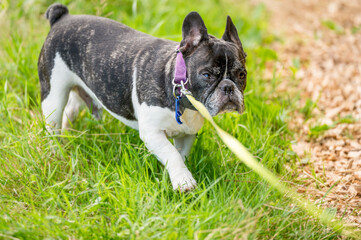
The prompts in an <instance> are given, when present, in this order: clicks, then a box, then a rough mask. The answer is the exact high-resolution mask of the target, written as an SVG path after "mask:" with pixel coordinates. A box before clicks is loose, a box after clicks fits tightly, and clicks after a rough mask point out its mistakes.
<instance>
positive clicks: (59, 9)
mask: <svg viewBox="0 0 361 240" xmlns="http://www.w3.org/2000/svg"><path fill="white" fill-rule="evenodd" d="M68 13H69V10H68V8H67V7H66V6H64V5H62V4H60V3H54V4H52V5H50V7H49V8H48V10H46V13H45V17H46V19H48V20H49V22H50V26H53V25H54V23H56V22H57V21H58V20H59V19H60V18H61V17H62V16H64V15H66V14H68Z"/></svg>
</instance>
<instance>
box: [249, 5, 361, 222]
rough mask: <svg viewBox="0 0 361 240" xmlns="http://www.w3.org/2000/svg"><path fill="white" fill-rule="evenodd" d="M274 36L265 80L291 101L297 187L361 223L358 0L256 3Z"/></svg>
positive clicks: (360, 29) (360, 22) (360, 18)
mask: <svg viewBox="0 0 361 240" xmlns="http://www.w3.org/2000/svg"><path fill="white" fill-rule="evenodd" d="M254 2H255V3H259V2H263V3H264V4H265V6H266V7H267V8H268V9H269V10H270V12H271V16H270V22H269V26H270V29H272V31H273V33H274V34H276V35H277V36H280V38H281V39H282V41H278V42H276V43H274V44H273V45H272V46H271V47H272V48H273V49H274V50H275V51H276V52H277V54H278V58H279V60H278V62H277V63H270V64H269V66H268V67H269V71H268V73H266V76H265V77H266V78H267V77H268V78H269V77H271V76H272V75H273V74H276V76H278V77H280V78H281V79H282V82H281V84H279V86H278V91H279V92H285V91H287V92H288V93H289V94H290V95H291V97H293V98H294V99H295V98H297V99H298V100H297V101H296V104H297V105H296V106H297V109H298V111H296V112H294V113H291V116H292V118H291V119H292V120H291V121H290V128H291V129H292V130H294V131H295V132H296V133H297V134H296V141H295V143H294V145H293V150H294V151H295V152H296V153H297V155H298V156H299V163H298V180H299V183H301V184H300V185H299V189H298V192H300V193H304V194H305V195H307V196H308V197H309V198H311V199H313V200H314V202H317V203H320V204H321V205H322V206H324V207H328V208H332V209H333V210H334V211H336V212H337V215H338V216H339V217H343V219H345V220H346V221H348V222H349V224H350V225H356V226H359V227H361V121H360V119H361V0H318V1H314V0H302V1H295V0H278V1H272V0H260V1H257V2H256V1H254Z"/></svg>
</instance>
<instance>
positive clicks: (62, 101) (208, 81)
mask: <svg viewBox="0 0 361 240" xmlns="http://www.w3.org/2000/svg"><path fill="white" fill-rule="evenodd" d="M45 15H46V18H47V19H48V20H49V22H50V26H51V30H50V32H49V34H48V36H47V38H46V40H45V43H44V45H43V47H42V49H41V53H40V56H39V61H38V72H39V79H40V85H41V107H42V112H43V115H44V117H45V119H46V120H45V121H46V125H47V129H48V131H49V132H50V133H56V132H58V131H59V130H60V129H64V128H66V127H68V126H69V122H72V121H74V119H75V118H76V116H77V113H78V111H79V108H80V107H81V106H82V105H86V106H88V107H89V108H91V109H92V111H93V113H94V114H95V115H96V116H97V117H98V118H99V117H100V112H101V109H105V110H106V111H108V112H109V113H110V114H111V115H112V116H114V117H115V118H117V119H119V120H120V121H121V122H123V123H124V124H126V125H128V126H129V127H132V128H134V129H137V130H139V136H140V138H141V139H142V140H143V141H144V143H145V146H146V147H147V149H148V150H149V151H150V152H151V153H152V154H154V155H155V156H156V157H157V159H158V160H159V161H160V162H161V163H162V164H163V165H164V166H165V167H166V169H167V171H168V174H169V176H170V180H171V182H172V186H173V189H174V190H178V191H182V192H184V191H189V190H191V189H193V188H195V187H196V181H195V180H194V178H193V176H192V174H191V172H190V171H189V170H188V169H187V167H186V165H185V163H184V161H185V159H186V157H187V156H188V154H189V153H190V150H191V146H192V144H193V142H194V140H195V136H196V133H197V132H198V131H199V130H200V128H201V127H202V125H203V118H202V116H201V115H200V113H199V112H198V111H196V110H195V109H194V108H193V107H192V106H191V105H190V104H189V102H187V100H186V97H183V98H182V99H183V100H182V101H180V103H178V104H179V106H178V108H177V112H178V113H180V115H181V116H179V115H178V117H179V121H177V119H176V117H175V113H176V107H177V104H176V103H177V102H176V101H175V100H176V99H177V97H181V96H179V92H178V90H179V89H177V86H178V87H179V86H180V85H179V84H178V85H177V84H175V83H174V78H175V74H176V73H175V71H176V69H177V66H176V65H177V63H176V61H177V60H176V58H177V56H178V55H179V53H181V55H180V59H181V60H182V61H183V63H184V67H185V68H186V72H185V73H186V78H187V80H186V81H184V82H183V83H182V84H185V85H186V86H185V87H183V88H187V91H188V93H189V94H192V95H193V96H194V97H195V99H197V100H198V101H200V102H201V103H203V104H204V105H205V106H206V108H207V110H208V111H209V112H210V113H211V115H212V116H215V115H217V114H219V113H224V112H230V111H237V112H239V113H242V112H243V110H244V94H243V92H244V89H245V87H246V78H247V71H246V66H245V57H246V53H245V52H244V51H243V47H242V43H241V41H240V39H239V37H238V33H237V29H236V27H235V25H234V24H233V22H232V20H231V18H230V17H229V16H228V17H227V23H226V29H225V32H224V34H223V36H222V38H221V39H217V38H216V37H214V36H212V35H209V34H208V32H207V28H206V26H205V24H204V22H203V20H202V18H201V16H200V15H199V14H198V13H197V12H191V13H189V14H188V15H187V16H186V17H185V19H184V21H183V26H182V41H181V42H180V43H178V42H174V41H170V40H166V39H160V38H156V37H153V36H150V35H147V34H145V33H142V32H139V31H137V30H134V29H132V28H130V27H127V26H125V25H123V24H121V23H119V22H116V21H113V20H110V19H107V18H102V17H96V16H89V15H70V14H69V11H68V9H67V7H66V6H64V5H61V4H53V5H51V6H50V7H49V8H48V10H47V11H46V14H45ZM174 89H176V91H174ZM168 138H173V139H174V145H173V144H172V143H171V142H170V141H169V140H168Z"/></svg>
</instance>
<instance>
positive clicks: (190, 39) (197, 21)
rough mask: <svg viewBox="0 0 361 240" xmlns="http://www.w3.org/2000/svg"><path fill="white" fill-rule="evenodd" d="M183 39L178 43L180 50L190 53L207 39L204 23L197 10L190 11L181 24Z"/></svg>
mask: <svg viewBox="0 0 361 240" xmlns="http://www.w3.org/2000/svg"><path fill="white" fill-rule="evenodd" d="M182 37H183V40H182V41H181V44H180V50H181V51H182V52H186V53H190V52H192V50H193V49H195V48H196V47H197V46H199V44H200V43H201V42H202V41H206V40H208V33H207V28H206V25H204V22H203V20H202V18H201V16H200V15H199V14H198V13H197V12H190V13H189V14H188V15H187V16H186V17H185V19H184V21H183V26H182Z"/></svg>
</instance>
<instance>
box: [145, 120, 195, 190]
mask: <svg viewBox="0 0 361 240" xmlns="http://www.w3.org/2000/svg"><path fill="white" fill-rule="evenodd" d="M139 133H140V137H141V139H142V140H143V141H144V143H145V146H146V147H147V148H148V150H149V151H150V152H151V153H153V154H154V155H155V156H156V157H157V158H158V160H159V161H160V162H161V163H162V164H163V165H164V166H165V167H166V169H167V171H168V174H169V177H170V180H171V182H172V186H173V189H174V190H179V191H181V192H185V191H189V190H192V189H193V188H195V186H196V185H197V183H196V181H195V180H194V178H193V176H192V174H191V172H190V171H189V170H188V168H187V167H186V165H185V164H184V162H183V158H182V156H181V155H180V153H179V152H178V151H177V149H176V148H175V147H174V146H173V145H172V143H171V142H169V140H168V139H167V136H166V134H165V133H164V131H161V130H149V129H146V130H144V129H141V127H140V128H139Z"/></svg>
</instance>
